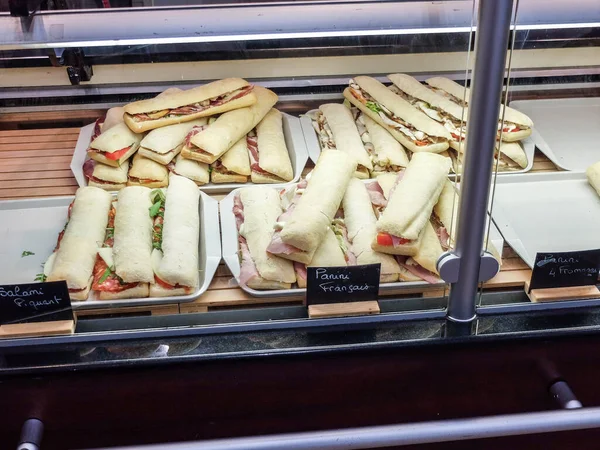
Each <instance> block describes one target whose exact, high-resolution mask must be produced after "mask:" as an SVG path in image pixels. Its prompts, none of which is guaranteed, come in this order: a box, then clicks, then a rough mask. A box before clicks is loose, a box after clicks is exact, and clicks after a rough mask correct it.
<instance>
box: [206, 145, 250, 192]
mask: <svg viewBox="0 0 600 450" xmlns="http://www.w3.org/2000/svg"><path fill="white" fill-rule="evenodd" d="M210 168H211V172H210V181H212V182H213V183H246V182H248V178H249V177H250V172H251V170H250V157H249V156H248V138H247V137H246V136H244V137H243V138H241V139H240V140H239V141H237V142H236V143H235V144H234V145H233V147H231V148H230V149H229V150H227V151H226V152H225V154H224V155H223V156H221V157H220V158H219V159H217V160H216V161H215V162H214V163H212V164H211V165H210Z"/></svg>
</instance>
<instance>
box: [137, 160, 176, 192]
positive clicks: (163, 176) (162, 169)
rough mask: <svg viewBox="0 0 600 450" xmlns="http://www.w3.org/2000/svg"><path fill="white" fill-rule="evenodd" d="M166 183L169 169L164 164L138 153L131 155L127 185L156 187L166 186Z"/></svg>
mask: <svg viewBox="0 0 600 450" xmlns="http://www.w3.org/2000/svg"><path fill="white" fill-rule="evenodd" d="M168 184H169V171H168V169H167V168H166V166H163V165H162V164H159V163H157V162H156V161H153V160H151V159H148V158H145V157H143V156H142V155H140V154H137V155H135V156H134V157H133V162H132V163H131V168H130V169H129V181H128V182H127V186H145V187H149V188H158V187H164V186H168Z"/></svg>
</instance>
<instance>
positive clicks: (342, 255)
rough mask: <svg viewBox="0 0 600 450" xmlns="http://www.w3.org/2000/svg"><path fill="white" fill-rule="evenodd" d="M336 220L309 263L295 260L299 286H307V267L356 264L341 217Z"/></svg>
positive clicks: (302, 287)
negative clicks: (336, 223)
mask: <svg viewBox="0 0 600 450" xmlns="http://www.w3.org/2000/svg"><path fill="white" fill-rule="evenodd" d="M357 181H358V180H357ZM359 183H360V181H359ZM335 220H336V221H338V226H337V227H336V226H333V224H332V227H330V228H329V229H327V232H326V233H325V238H324V239H323V241H322V242H321V245H319V248H317V251H316V252H315V254H314V256H313V258H312V261H311V262H310V263H309V264H303V263H300V262H297V261H295V262H294V270H295V271H296V279H297V280H298V287H299V288H301V289H304V288H305V287H306V279H307V270H306V268H307V267H344V266H348V265H352V264H356V258H355V257H354V255H353V254H352V252H350V250H349V246H348V243H347V241H346V240H345V237H344V235H343V234H342V233H343V231H341V230H342V228H340V227H339V225H342V224H340V223H339V221H340V220H341V219H335ZM342 226H343V225H342ZM334 230H336V231H334Z"/></svg>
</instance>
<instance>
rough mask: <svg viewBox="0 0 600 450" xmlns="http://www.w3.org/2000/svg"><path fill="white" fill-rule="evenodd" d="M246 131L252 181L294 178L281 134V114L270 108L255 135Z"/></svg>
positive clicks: (274, 181)
mask: <svg viewBox="0 0 600 450" xmlns="http://www.w3.org/2000/svg"><path fill="white" fill-rule="evenodd" d="M252 134H253V132H252V131H251V132H250V133H248V137H247V144H248V151H249V152H250V160H251V168H252V173H251V179H252V182H253V183H285V182H287V181H292V180H293V179H294V170H293V168H292V162H291V161H290V154H289V152H288V149H287V146H286V144H285V136H284V135H283V116H282V114H281V113H280V112H279V111H278V110H276V109H275V108H272V109H271V110H270V111H269V112H268V113H267V115H266V116H265V117H264V118H263V120H261V121H260V123H259V124H258V125H257V126H256V131H255V133H254V134H255V136H254V137H252Z"/></svg>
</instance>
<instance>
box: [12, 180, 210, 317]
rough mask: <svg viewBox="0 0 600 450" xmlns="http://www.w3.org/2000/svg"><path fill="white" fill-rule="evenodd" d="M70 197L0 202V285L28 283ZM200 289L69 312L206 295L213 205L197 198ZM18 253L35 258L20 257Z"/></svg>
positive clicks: (91, 303)
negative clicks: (185, 293)
mask: <svg viewBox="0 0 600 450" xmlns="http://www.w3.org/2000/svg"><path fill="white" fill-rule="evenodd" d="M73 198H74V197H73V196H68V197H49V198H40V199H28V200H6V201H1V202H0V219H1V220H0V236H1V237H2V246H1V247H0V285H4V284H18V283H33V282H34V278H35V276H36V274H38V273H41V272H42V270H43V268H42V265H43V264H44V262H45V261H46V259H47V258H48V256H50V254H51V253H52V250H53V249H54V247H55V245H56V240H57V238H58V234H59V233H60V231H61V230H62V229H63V227H64V225H65V221H66V219H67V209H68V207H69V204H70V203H71V201H72V200H73ZM198 213H199V214H200V242H199V257H200V258H199V260H200V261H199V267H198V270H199V271H200V283H199V287H198V288H197V289H196V291H195V292H193V293H192V294H190V295H185V296H174V297H155V298H152V297H148V298H137V299H124V300H95V299H93V293H90V297H89V299H88V300H84V301H75V300H73V301H72V305H73V309H92V308H121V307H125V306H145V305H156V304H165V303H184V302H191V301H193V300H195V299H197V298H198V297H200V296H201V295H202V294H203V293H204V292H205V291H206V290H207V289H208V286H209V284H210V282H211V281H212V278H213V276H214V274H215V272H216V270H217V267H218V265H219V262H220V261H221V246H220V242H219V241H220V232H219V210H218V202H217V201H216V200H214V199H212V198H210V197H209V196H208V195H206V194H204V193H202V192H201V193H200V202H199V206H198ZM23 251H30V252H33V253H35V254H34V255H31V256H25V257H22V256H21V255H22V253H23Z"/></svg>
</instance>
